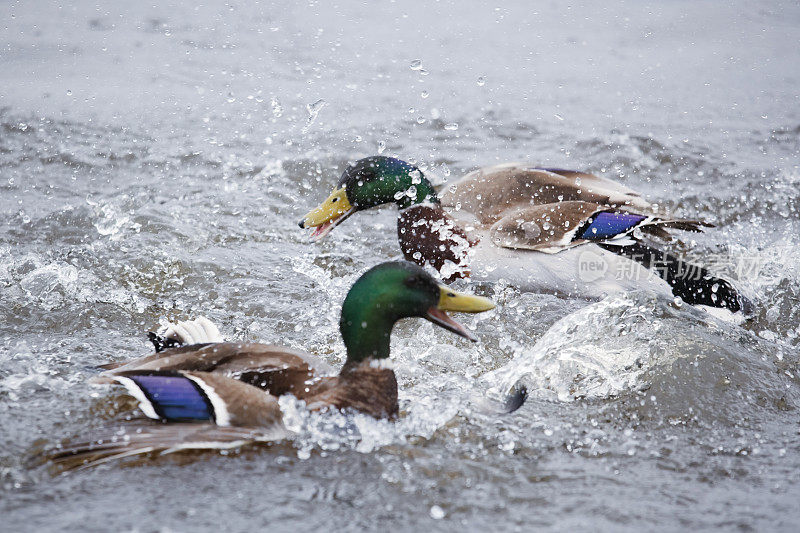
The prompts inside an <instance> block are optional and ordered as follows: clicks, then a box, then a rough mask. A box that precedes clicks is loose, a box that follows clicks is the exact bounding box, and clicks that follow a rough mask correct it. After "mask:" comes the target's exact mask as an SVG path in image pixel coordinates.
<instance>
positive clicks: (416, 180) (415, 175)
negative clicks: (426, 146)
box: [408, 170, 422, 185]
mask: <svg viewBox="0 0 800 533" xmlns="http://www.w3.org/2000/svg"><path fill="white" fill-rule="evenodd" d="M408 175H409V176H411V183H413V184H414V185H418V184H420V183H422V173H421V172H420V171H419V170H412V171H411V172H409V173H408Z"/></svg>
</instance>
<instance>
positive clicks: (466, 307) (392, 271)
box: [54, 261, 494, 464]
mask: <svg viewBox="0 0 800 533" xmlns="http://www.w3.org/2000/svg"><path fill="white" fill-rule="evenodd" d="M492 308H494V304H493V303H492V302H491V300H489V299H487V298H484V297H481V296H475V295H471V294H465V293H460V292H456V291H454V290H452V289H450V288H448V287H446V286H443V285H440V284H439V283H437V282H436V281H435V280H434V278H433V277H431V275H430V274H428V273H427V272H425V271H424V270H423V269H422V268H420V267H419V266H417V265H414V264H412V263H408V262H405V261H397V262H389V263H383V264H381V265H378V266H376V267H374V268H372V269H370V270H368V271H367V272H366V273H365V274H363V275H362V276H361V277H360V278H359V279H358V280H357V281H356V282H355V283H354V284H353V286H352V287H351V288H350V291H349V292H348V294H347V296H346V298H345V300H344V303H343V304H342V313H341V320H340V322H339V328H340V331H341V334H342V338H343V340H344V344H345V348H346V350H347V359H346V361H345V363H344V366H343V367H342V369H341V370H340V371H339V373H338V375H335V376H331V375H325V374H328V373H329V371H330V370H332V369H330V367H329V366H328V365H327V364H326V363H324V362H322V361H321V360H320V359H318V358H316V357H314V356H313V355H311V354H308V353H305V352H301V351H297V350H292V349H289V348H283V347H280V346H270V345H262V344H253V343H230V342H207V343H201V344H192V345H186V346H177V347H174V348H167V349H164V350H162V351H160V352H158V353H156V354H154V355H150V356H147V357H144V358H141V359H137V360H135V361H132V362H129V363H126V364H123V365H119V366H116V367H115V368H112V369H108V370H106V371H105V372H103V373H102V374H101V375H100V376H99V378H98V379H97V380H96V381H97V382H100V383H119V384H122V385H123V386H124V387H125V388H126V389H127V391H128V392H129V393H130V394H131V396H133V397H134V398H136V399H137V400H138V401H139V406H140V408H141V410H142V412H143V413H144V414H145V415H146V416H147V417H148V418H152V419H156V420H161V421H163V422H168V423H171V424H170V425H168V426H158V427H145V429H144V430H143V431H142V430H139V431H137V432H133V433H128V434H127V435H126V438H124V439H123V438H117V437H115V438H114V439H101V441H100V442H97V441H94V442H91V443H79V444H77V445H68V446H66V447H64V448H62V449H61V450H59V451H58V452H57V453H56V454H55V455H54V459H56V460H57V461H62V462H63V461H69V462H70V463H73V464H74V463H75V462H76V460H77V461H78V463H79V464H87V463H86V462H85V461H88V463H90V464H96V463H97V462H104V461H106V460H109V459H112V458H116V457H124V456H129V455H135V454H139V453H147V452H152V451H162V452H164V451H174V450H178V449H187V448H224V447H229V446H234V445H238V444H241V443H242V442H243V441H252V440H265V439H266V440H272V439H275V438H279V437H282V436H285V434H286V431H285V429H284V427H283V422H282V413H281V410H280V407H279V404H278V400H277V397H278V396H280V395H283V394H293V395H295V396H296V397H298V398H299V399H302V400H305V402H306V405H307V407H308V409H309V410H312V411H321V410H326V409H339V410H354V411H358V412H361V413H364V414H367V415H371V416H373V417H375V418H389V419H392V418H394V417H396V416H397V414H398V403H397V381H396V379H395V374H394V371H393V370H392V369H391V368H390V367H389V366H388V365H387V364H386V362H387V361H388V358H389V341H390V335H391V332H392V328H393V327H394V324H395V323H396V322H397V321H398V320H400V319H403V318H408V317H421V318H425V319H427V320H429V321H431V322H433V323H434V324H436V325H437V326H441V327H443V328H445V329H447V330H450V331H452V332H453V333H456V334H457V335H460V336H462V337H465V338H467V339H470V340H472V341H475V340H476V339H475V338H474V337H473V336H472V335H471V334H470V333H469V331H468V330H467V329H466V328H464V326H462V325H461V324H459V323H458V322H456V321H455V320H453V319H452V318H450V317H449V316H448V315H447V313H446V311H456V312H464V313H480V312H483V311H487V310H489V309H492ZM207 324H210V323H209V322H208V321H205V322H204V321H203V320H199V321H195V322H193V323H185V324H179V325H177V326H176V327H175V328H174V329H175V330H177V333H176V332H175V331H173V332H171V333H170V332H169V331H168V332H167V334H166V335H163V336H159V337H167V338H170V339H172V340H173V341H175V342H177V343H180V342H183V341H186V340H187V339H188V340H191V339H199V340H207V339H208V338H216V337H219V332H218V330H216V327H214V326H213V324H210V326H207ZM219 338H221V337H219ZM157 347H158V345H157ZM320 374H322V375H320ZM187 423H188V424H194V425H191V426H190V427H187ZM170 427H172V428H174V429H173V430H170V429H169V428H170Z"/></svg>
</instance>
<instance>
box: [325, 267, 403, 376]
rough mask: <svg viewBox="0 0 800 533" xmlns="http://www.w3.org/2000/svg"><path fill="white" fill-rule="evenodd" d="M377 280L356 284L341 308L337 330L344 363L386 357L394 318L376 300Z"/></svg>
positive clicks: (384, 306)
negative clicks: (342, 343) (339, 335)
mask: <svg viewBox="0 0 800 533" xmlns="http://www.w3.org/2000/svg"><path fill="white" fill-rule="evenodd" d="M380 283H381V280H380V279H375V280H364V279H363V278H362V280H359V282H357V283H356V284H355V285H353V287H351V289H350V292H348V293H347V297H346V298H345V300H344V303H343V304H342V316H341V319H340V320H339V330H340V332H341V334H342V340H344V346H345V348H346V349H347V363H348V364H349V363H360V362H361V361H365V360H367V359H384V358H387V357H389V340H390V337H391V335H392V328H393V327H394V323H395V322H397V320H398V318H399V317H398V316H395V314H394V313H392V312H391V306H388V305H385V303H384V302H382V300H383V299H382V298H380V297H377V296H376V295H378V294H379V291H380Z"/></svg>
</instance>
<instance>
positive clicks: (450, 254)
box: [397, 202, 477, 281]
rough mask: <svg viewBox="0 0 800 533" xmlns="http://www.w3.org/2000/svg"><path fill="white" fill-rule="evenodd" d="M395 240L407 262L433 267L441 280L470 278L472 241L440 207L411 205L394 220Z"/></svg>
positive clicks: (424, 204) (430, 204)
mask: <svg viewBox="0 0 800 533" xmlns="http://www.w3.org/2000/svg"><path fill="white" fill-rule="evenodd" d="M397 238H398V240H399V241H400V249H401V250H402V251H403V255H404V256H405V258H406V260H407V261H412V262H414V263H417V264H418V265H420V266H423V267H425V266H432V267H433V268H435V269H436V270H437V271H438V272H439V274H440V275H441V276H442V279H444V280H445V281H453V280H455V279H457V278H466V277H468V276H469V275H470V270H469V262H470V261H469V260H470V255H471V254H470V252H471V248H472V247H473V246H474V245H475V244H477V242H475V241H471V240H470V239H469V237H468V236H467V232H466V231H465V230H464V228H462V227H461V226H460V225H458V223H456V221H455V220H453V218H452V217H451V216H450V215H448V214H447V213H446V212H445V211H444V209H443V208H442V207H441V204H439V203H438V202H437V203H423V204H419V205H412V206H409V207H408V208H406V209H404V210H403V211H401V212H400V216H399V217H398V218H397Z"/></svg>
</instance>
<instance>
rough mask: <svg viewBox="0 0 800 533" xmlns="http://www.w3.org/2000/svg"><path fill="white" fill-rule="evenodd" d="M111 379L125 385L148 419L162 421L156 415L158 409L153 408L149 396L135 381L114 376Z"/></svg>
mask: <svg viewBox="0 0 800 533" xmlns="http://www.w3.org/2000/svg"><path fill="white" fill-rule="evenodd" d="M111 377H112V378H113V379H114V380H116V381H117V382H119V383H120V384H121V385H123V386H124V387H125V388H126V389H127V390H128V393H129V394H130V395H131V396H133V397H134V398H136V399H137V400H139V409H141V410H142V412H143V413H144V414H145V416H146V417H147V418H153V419H155V420H160V419H161V417H160V416H158V414H156V409H155V407H153V404H152V402H150V400H148V399H147V396H146V395H145V393H144V392H143V391H142V388H141V387H139V385H137V384H136V382H135V381H133V380H132V379H131V378H126V377H123V376H114V375H112V376H111Z"/></svg>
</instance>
